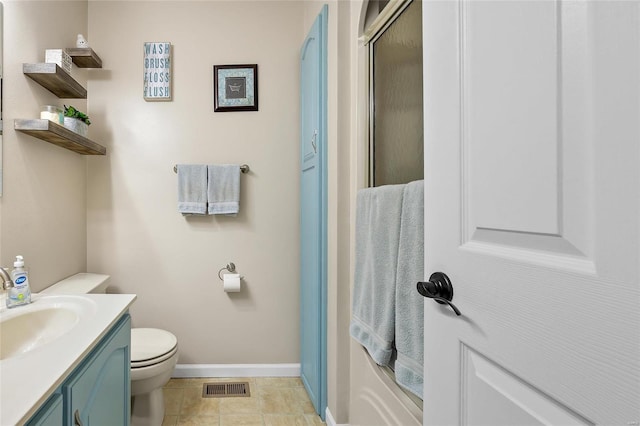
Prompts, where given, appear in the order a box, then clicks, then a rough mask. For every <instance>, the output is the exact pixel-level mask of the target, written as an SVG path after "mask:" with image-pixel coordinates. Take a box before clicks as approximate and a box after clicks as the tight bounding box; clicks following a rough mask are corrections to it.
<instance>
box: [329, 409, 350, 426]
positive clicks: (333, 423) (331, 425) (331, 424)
mask: <svg viewBox="0 0 640 426" xmlns="http://www.w3.org/2000/svg"><path fill="white" fill-rule="evenodd" d="M324 417H325V418H324V421H325V423H326V424H327V426H349V424H347V423H340V424H338V423H336V421H335V420H334V419H333V416H332V415H331V411H330V410H329V407H327V409H326V410H325V412H324Z"/></svg>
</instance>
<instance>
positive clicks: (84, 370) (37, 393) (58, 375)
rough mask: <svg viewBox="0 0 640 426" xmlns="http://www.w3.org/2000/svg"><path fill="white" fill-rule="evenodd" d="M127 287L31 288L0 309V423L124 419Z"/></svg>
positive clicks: (129, 297)
mask: <svg viewBox="0 0 640 426" xmlns="http://www.w3.org/2000/svg"><path fill="white" fill-rule="evenodd" d="M135 298H136V296H135V295H115V294H109V295H107V294H84V295H74V296H71V295H70V296H62V295H55V296H52V295H42V294H39V295H34V302H33V303H32V304H30V305H28V306H24V307H19V308H15V309H11V310H7V309H3V310H2V311H0V339H2V341H1V342H0V376H1V377H2V380H1V381H0V400H1V401H3V402H2V410H0V424H2V425H5V424H7V425H8V424H27V425H56V426H57V425H87V424H114V425H115V424H118V425H128V424H129V416H130V344H131V343H130V342H131V337H130V336H131V319H130V317H129V314H128V309H129V306H130V305H131V304H132V303H133V301H134V300H135Z"/></svg>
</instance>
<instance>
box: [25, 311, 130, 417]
mask: <svg viewBox="0 0 640 426" xmlns="http://www.w3.org/2000/svg"><path fill="white" fill-rule="evenodd" d="M130 347H131V317H130V316H129V314H128V313H125V314H124V315H123V316H122V317H120V319H119V320H118V321H117V323H116V325H114V326H113V327H112V328H111V330H109V332H108V333H107V334H106V335H105V336H104V337H103V338H102V340H101V341H100V343H98V345H97V346H96V347H95V348H93V350H92V351H91V352H90V353H89V355H87V356H86V357H85V359H84V360H83V361H82V362H81V363H80V365H79V366H78V367H76V369H75V370H74V371H73V372H72V373H71V374H70V375H69V376H68V377H67V379H66V380H65V381H64V382H63V383H62V385H61V386H60V387H59V388H58V389H56V391H55V392H54V394H53V395H52V396H50V397H49V399H48V400H47V402H46V403H45V404H44V405H43V406H42V407H41V408H40V409H39V410H38V411H37V412H36V414H35V415H34V416H33V417H32V418H31V419H30V420H29V421H28V422H27V425H28V426H60V425H64V426H88V425H118V426H120V425H122V426H128V425H129V422H130V416H131V379H130V374H131V370H130V369H131V361H130V360H131V353H130V350H131V349H130Z"/></svg>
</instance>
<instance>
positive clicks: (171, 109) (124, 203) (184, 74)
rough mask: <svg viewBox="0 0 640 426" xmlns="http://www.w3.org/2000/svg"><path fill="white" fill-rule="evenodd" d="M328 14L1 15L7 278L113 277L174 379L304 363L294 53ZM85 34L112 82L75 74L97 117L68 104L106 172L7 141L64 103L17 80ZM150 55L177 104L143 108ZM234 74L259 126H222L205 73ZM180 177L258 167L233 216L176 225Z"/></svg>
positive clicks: (340, 260) (343, 395)
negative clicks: (177, 351) (175, 367)
mask: <svg viewBox="0 0 640 426" xmlns="http://www.w3.org/2000/svg"><path fill="white" fill-rule="evenodd" d="M324 3H325V2H316V1H307V2H298V1H284V2H265V1H257V2H244V1H243V2H237V1H236V2H220V1H215V2H213V1H212V2H200V1H194V2H188V1H176V2H164V1H159V2H146V1H144V2H132V1H124V2H118V1H91V2H89V3H88V4H87V2H84V1H69V2H59V1H56V2H22V1H15V2H11V1H10V2H5V5H6V8H5V34H6V36H5V46H6V49H5V62H4V65H5V70H6V80H5V120H6V121H5V123H7V126H5V129H9V131H5V138H4V140H5V148H4V157H5V159H4V168H5V174H4V177H5V193H4V196H3V197H2V198H0V216H1V217H2V223H1V226H2V227H1V228H0V229H1V231H2V235H1V241H0V252H1V253H2V256H3V257H2V258H1V260H2V264H3V265H7V264H9V263H10V262H11V261H12V256H14V255H15V254H24V255H25V256H26V258H27V262H28V264H29V266H30V267H31V272H32V282H33V283H34V287H36V290H39V289H42V288H44V287H46V286H48V285H50V284H52V283H53V282H55V281H57V280H59V279H61V278H63V277H66V276H68V275H71V274H73V273H76V272H80V271H85V270H89V271H93V272H102V273H107V274H110V275H111V276H112V279H111V284H112V291H116V292H131V293H137V294H138V300H137V301H136V303H135V305H134V307H133V308H132V314H133V317H134V325H135V326H156V327H162V328H166V329H168V330H171V331H173V332H174V333H175V334H176V335H177V336H178V339H179V340H180V345H181V359H180V363H182V364H189V363H204V364H209V363H212V364H218V363H289V362H299V348H298V345H299V338H298V333H299V326H298V322H299V321H298V310H299V302H298V295H299V293H298V275H299V266H298V265H299V254H298V253H299V244H298V239H299V235H298V223H299V217H298V202H299V196H298V192H299V178H298V173H299V172H298V164H299V158H298V155H299V149H298V137H299V134H298V132H299V130H298V124H297V123H298V116H299V105H298V102H299V100H298V99H299V95H298V93H299V90H298V85H299V77H298V72H299V48H300V44H301V43H302V40H303V38H304V36H305V35H306V33H307V31H308V29H309V28H310V26H311V24H312V23H313V20H314V19H315V17H316V15H317V13H318V12H319V10H320V7H321V6H322V5H323V4H324ZM326 3H328V4H329V6H330V12H329V28H330V31H329V107H330V114H329V194H330V195H329V248H330V253H329V271H330V274H329V289H328V291H329V306H328V309H329V324H328V340H329V342H328V346H329V347H328V352H329V353H328V363H329V366H328V368H329V371H328V382H329V392H328V393H329V401H328V403H329V408H330V410H331V411H332V414H333V416H334V419H335V420H336V421H337V422H338V423H347V422H348V415H349V413H348V407H349V404H348V400H349V346H350V344H349V341H350V339H349V336H348V322H349V316H350V296H349V293H350V292H349V286H350V281H351V280H350V276H351V271H350V260H349V251H350V249H349V235H350V234H351V233H352V231H351V228H350V225H349V224H350V218H351V216H352V213H351V212H350V211H351V206H350V203H351V195H352V194H351V192H352V191H351V186H350V185H349V184H348V182H349V179H350V173H351V171H350V170H351V169H350V168H351V162H352V157H353V154H352V144H351V143H350V141H351V140H352V133H353V128H352V126H351V121H352V119H353V118H354V112H353V111H352V108H351V106H350V102H351V97H352V92H353V88H352V83H351V80H350V77H351V76H352V74H353V72H354V71H353V70H352V67H351V64H350V59H349V58H350V56H351V50H352V44H354V43H355V40H353V39H352V38H351V34H349V32H350V31H351V25H350V24H351V19H352V18H351V14H352V12H351V9H353V6H352V4H351V2H349V1H335V0H333V1H328V2H326ZM51 17H53V18H55V19H50V18H51ZM116 22H117V26H115V25H114V23H116ZM239 22H240V24H238V23H239ZM25 28H32V29H34V30H33V31H24V29H25ZM36 28H41V29H42V31H35V29H36ZM67 28H69V29H67ZM78 32H82V33H84V34H85V35H86V36H87V38H88V40H89V42H90V44H91V46H92V47H93V48H94V50H96V52H98V54H99V55H100V56H101V58H102V59H103V62H104V68H103V69H101V70H89V71H85V70H77V69H75V70H74V74H75V75H76V77H77V78H78V80H79V81H80V82H81V83H83V84H86V85H87V88H88V91H89V100H88V104H87V103H85V101H74V105H75V106H77V107H79V108H87V109H88V113H89V115H90V116H91V118H92V120H93V124H92V126H91V128H90V137H91V138H92V139H94V140H96V141H98V142H99V143H102V144H103V145H105V146H107V148H108V153H107V156H105V157H90V158H86V157H84V156H80V155H78V154H75V153H72V152H70V151H66V150H64V149H61V148H58V147H56V146H53V145H50V144H46V143H44V142H41V141H39V140H37V139H34V138H32V137H30V136H27V135H23V134H17V133H15V132H14V131H13V130H10V129H11V127H12V126H9V124H11V123H12V120H13V118H23V117H24V118H28V117H37V114H38V112H39V106H40V105H42V104H49V103H56V104H60V105H62V103H63V101H60V100H58V99H56V98H55V96H54V95H51V94H49V92H47V91H46V90H44V89H42V88H40V87H39V86H37V84H35V83H33V82H32V81H31V80H28V79H27V78H25V77H24V76H23V75H22V63H23V62H37V61H42V60H43V59H44V49H45V48H48V47H62V46H73V45H74V43H75V35H76V34H77V33H78ZM145 41H168V42H171V43H172V44H173V50H174V56H173V60H174V68H173V71H174V80H173V87H174V100H173V101H172V102H161V103H158V102H156V103H151V102H145V101H144V100H143V99H142V43H143V42H145ZM228 63H258V66H259V82H260V111H259V112H245V113H214V112H213V100H212V90H213V89H212V67H213V65H214V64H228ZM181 162H212V163H213V162H238V163H248V164H249V165H250V166H251V169H252V172H251V173H250V174H248V175H242V178H241V181H242V199H241V203H242V208H241V214H240V215H239V216H238V217H237V218H225V217H223V218H212V217H203V218H186V219H185V218H184V217H182V216H181V215H179V214H178V213H177V212H176V194H175V189H176V175H175V174H174V173H173V171H172V167H173V165H174V164H175V163H181ZM87 241H88V243H87ZM18 252H19V253H18ZM86 259H88V260H86ZM230 261H232V262H235V263H236V265H237V267H238V269H239V271H240V272H241V273H242V274H243V275H244V276H245V277H246V281H245V283H244V284H245V287H244V290H243V292H242V293H240V294H233V295H229V294H225V293H224V292H223V291H222V289H221V284H220V282H219V281H218V278H217V272H218V270H219V269H220V268H221V267H222V266H224V265H226V263H227V262H230Z"/></svg>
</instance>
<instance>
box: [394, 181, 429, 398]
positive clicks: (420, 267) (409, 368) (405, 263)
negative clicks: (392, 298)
mask: <svg viewBox="0 0 640 426" xmlns="http://www.w3.org/2000/svg"><path fill="white" fill-rule="evenodd" d="M423 279H424V181H423V180H419V181H415V182H411V183H408V184H407V186H406V187H405V189H404V195H403V197H402V215H401V219H400V243H399V246H398V270H397V273H396V321H395V324H396V350H397V351H398V354H397V355H398V358H397V359H396V362H395V367H394V368H395V373H396V382H398V384H399V385H401V386H402V387H404V388H406V389H408V390H409V391H410V392H412V393H414V394H415V395H417V396H419V397H420V398H422V383H423V372H422V370H423V359H424V298H422V297H420V295H419V294H418V292H417V291H416V283H417V282H418V281H423Z"/></svg>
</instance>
